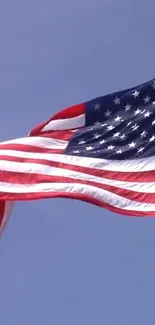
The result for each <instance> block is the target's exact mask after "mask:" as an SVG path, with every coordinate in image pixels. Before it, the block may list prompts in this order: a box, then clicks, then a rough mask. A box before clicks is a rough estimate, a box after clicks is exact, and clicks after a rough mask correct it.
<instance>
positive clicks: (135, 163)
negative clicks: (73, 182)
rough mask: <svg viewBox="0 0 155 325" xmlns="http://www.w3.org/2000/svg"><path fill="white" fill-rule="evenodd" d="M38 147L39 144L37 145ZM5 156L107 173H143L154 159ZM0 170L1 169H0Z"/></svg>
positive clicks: (154, 163) (154, 164)
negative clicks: (52, 162)
mask: <svg viewBox="0 0 155 325" xmlns="http://www.w3.org/2000/svg"><path fill="white" fill-rule="evenodd" d="M38 146H39V144H38ZM2 154H3V155H4V151H3V150H0V155H2ZM5 154H6V155H8V156H14V157H21V158H36V159H47V160H49V161H55V162H60V163H65V164H71V165H75V166H81V167H88V168H96V169H100V170H107V171H116V172H117V171H118V172H133V173H134V172H144V171H151V170H155V157H151V158H143V159H135V160H134V159H133V160H124V161H121V160H118V161H117V160H114V161H113V160H106V159H99V158H88V157H77V156H70V155H62V154H61V155H60V154H44V153H32V152H24V151H16V150H7V149H6V150H5ZM0 164H1V162H0ZM0 166H1V165H0ZM0 169H1V168H0Z"/></svg>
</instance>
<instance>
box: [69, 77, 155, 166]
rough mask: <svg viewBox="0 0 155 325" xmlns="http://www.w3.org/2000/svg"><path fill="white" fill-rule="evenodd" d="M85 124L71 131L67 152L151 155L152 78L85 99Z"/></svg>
mask: <svg viewBox="0 0 155 325" xmlns="http://www.w3.org/2000/svg"><path fill="white" fill-rule="evenodd" d="M85 110H86V123H85V127H84V128H83V129H81V130H79V131H77V132H75V133H74V135H73V137H72V139H71V140H70V142H69V145H68V147H67V148H66V151H65V153H66V154H68V155H76V156H83V157H84V156H85V157H93V158H103V159H114V160H117V159H119V160H122V159H123V160H124V159H135V158H137V159H139V158H145V157H151V156H155V80H151V81H149V82H147V83H145V84H142V85H140V86H137V87H134V88H130V89H126V90H123V91H119V92H116V93H113V94H110V95H106V96H102V97H99V98H96V99H93V100H90V101H88V102H86V103H85Z"/></svg>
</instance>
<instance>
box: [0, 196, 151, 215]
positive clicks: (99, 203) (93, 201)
mask: <svg viewBox="0 0 155 325" xmlns="http://www.w3.org/2000/svg"><path fill="white" fill-rule="evenodd" d="M0 197H4V199H5V200H9V201H22V200H24V201H28V200H29V201H30V200H40V199H51V198H68V199H74V200H75V199H76V200H80V201H84V202H88V203H91V204H94V205H97V206H99V207H102V208H104V209H107V210H109V211H111V212H115V213H118V214H123V215H127V216H135V217H147V216H150V217H151V216H152V217H153V216H155V211H149V212H147V211H134V210H132V211H129V210H124V209H119V208H116V207H113V206H111V205H110V204H107V203H104V202H102V201H100V200H98V199H96V198H93V197H91V196H90V195H87V194H83V193H66V192H61V193H60V192H55V193H53V192H51V193H50V192H48V193H47V192H46V193H45V192H38V193H25V194H23V193H20V194H12V193H2V192H1V193H0Z"/></svg>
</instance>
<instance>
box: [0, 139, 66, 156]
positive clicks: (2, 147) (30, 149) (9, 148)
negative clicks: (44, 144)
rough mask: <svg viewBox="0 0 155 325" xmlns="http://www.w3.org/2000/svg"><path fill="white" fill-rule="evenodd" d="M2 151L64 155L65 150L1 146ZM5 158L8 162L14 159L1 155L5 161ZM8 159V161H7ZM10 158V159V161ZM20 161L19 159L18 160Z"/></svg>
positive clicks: (28, 146)
mask: <svg viewBox="0 0 155 325" xmlns="http://www.w3.org/2000/svg"><path fill="white" fill-rule="evenodd" d="M0 150H17V151H24V152H33V153H45V154H46V153H55V154H62V153H63V152H64V149H50V148H49V149H48V148H41V147H37V146H31V145H27V144H24V145H23V144H16V143H12V144H5V145H3V146H1V145H0ZM3 157H6V158H5V159H6V160H11V158H12V157H9V156H7V154H6V155H5V156H4V155H1V154H0V159H1V160H4V159H3ZM7 157H8V159H7ZM9 158H10V159H9ZM16 159H18V158H16Z"/></svg>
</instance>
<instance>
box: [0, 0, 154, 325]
mask: <svg viewBox="0 0 155 325" xmlns="http://www.w3.org/2000/svg"><path fill="white" fill-rule="evenodd" d="M154 17H155V1H154V0H147V1H146V0H130V1H129V0H94V1H93V0H78V1H77V0H26V1H23V0H14V1H12V0H1V1H0V139H1V141H2V140H9V139H12V138H16V137H21V136H25V135H26V134H27V133H28V132H29V131H30V129H31V128H32V127H34V126H35V125H36V124H38V123H40V122H41V121H43V120H46V119H47V118H49V117H50V116H51V115H53V113H55V112H56V111H58V110H59V109H62V108H65V107H67V106H69V105H72V104H76V103H80V102H82V101H86V100H88V99H91V98H93V97H96V96H99V95H103V94H106V93H108V92H112V91H116V90H119V89H123V88H126V87H132V86H135V85H137V84H139V83H141V82H144V81H147V80H149V79H151V78H154V77H155V41H154V39H155V37H154V33H155V18H154ZM0 324H2V325H51V324H53V325H86V324H89V325H95V324H97V325H103V324H105V325H114V324H119V325H131V324H132V325H146V324H148V325H154V324H155V219H153V218H145V219H142V218H139V219H136V218H130V217H125V216H124V217H123V216H119V215H117V214H112V213H110V212H108V211H106V210H104V209H101V208H98V207H95V206H92V205H89V204H87V203H82V202H78V201H70V200H67V199H66V200H62V199H53V200H46V201H45V200H43V201H37V202H26V203H24V202H22V203H19V204H17V205H16V207H15V209H14V211H13V214H12V217H11V219H10V221H9V223H8V225H7V228H6V229H5V232H4V234H3V237H2V240H1V242H0Z"/></svg>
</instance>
